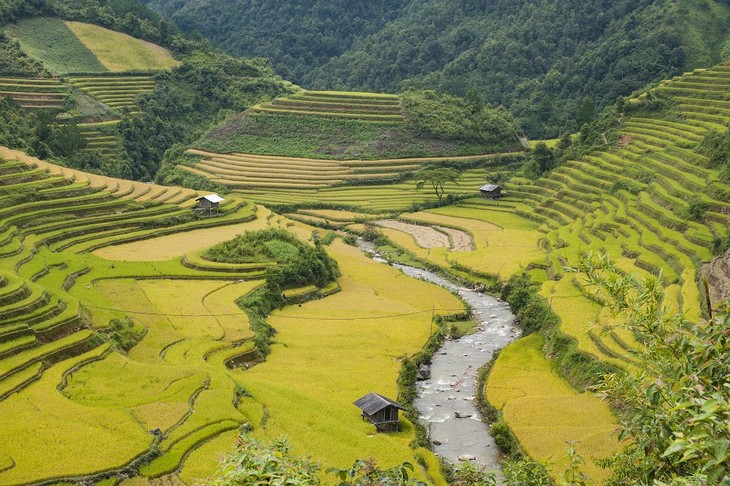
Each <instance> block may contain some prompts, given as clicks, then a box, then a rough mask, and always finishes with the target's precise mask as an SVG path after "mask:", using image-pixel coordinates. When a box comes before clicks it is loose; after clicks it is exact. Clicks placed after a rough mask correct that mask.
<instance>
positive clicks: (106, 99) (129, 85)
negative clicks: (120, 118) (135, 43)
mask: <svg viewBox="0 0 730 486" xmlns="http://www.w3.org/2000/svg"><path fill="white" fill-rule="evenodd" d="M67 81H68V83H69V84H70V85H71V86H72V87H74V88H75V89H78V90H79V91H81V92H83V93H86V94H88V95H90V96H93V97H94V98H96V99H97V100H99V101H100V102H102V103H104V104H105V105H107V106H108V107H109V108H112V109H113V110H116V111H123V110H127V111H129V112H131V113H136V112H137V111H136V98H137V96H139V95H141V94H145V93H149V92H151V91H153V90H154V89H155V81H154V79H152V76H140V75H133V76H132V75H130V76H127V75H106V76H80V77H76V76H70V77H68V78H67Z"/></svg>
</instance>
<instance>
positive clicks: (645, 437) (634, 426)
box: [580, 255, 730, 485]
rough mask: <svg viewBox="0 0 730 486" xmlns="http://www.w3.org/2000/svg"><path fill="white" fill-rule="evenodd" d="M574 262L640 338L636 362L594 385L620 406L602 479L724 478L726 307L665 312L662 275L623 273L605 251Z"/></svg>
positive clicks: (729, 396) (729, 403)
mask: <svg viewBox="0 0 730 486" xmlns="http://www.w3.org/2000/svg"><path fill="white" fill-rule="evenodd" d="M580 269H581V270H582V271H583V272H584V273H585V275H586V277H587V281H588V284H589V285H590V286H592V287H593V288H595V289H597V297H598V298H600V299H602V300H604V301H605V302H607V304H608V305H609V306H610V308H611V309H612V310H613V311H614V313H615V314H616V315H618V316H620V317H621V321H622V322H623V324H621V326H622V327H625V328H627V329H628V330H629V331H631V332H632V333H633V334H635V335H636V336H637V337H638V339H639V343H640V347H639V348H638V349H637V350H636V351H634V352H633V359H634V361H636V362H637V366H636V367H635V369H634V370H632V371H631V372H622V373H610V374H607V375H605V376H604V378H603V379H602V382H601V383H600V385H599V386H598V387H597V389H598V392H599V393H600V394H601V395H603V396H604V397H605V398H606V399H608V400H610V401H611V402H614V403H616V404H618V405H619V406H620V408H621V410H622V411H623V413H622V415H621V417H620V424H621V429H620V434H619V440H622V441H625V442H624V444H625V445H624V447H623V449H622V450H621V451H620V452H618V453H617V454H616V455H614V456H613V457H612V458H611V459H610V460H608V461H607V462H606V464H607V465H609V466H610V467H612V468H613V469H614V477H613V478H612V479H611V480H610V481H609V483H608V484H610V485H623V484H649V485H650V484H658V485H661V484H667V483H671V484H722V485H727V484H730V379H729V378H728V377H730V352H728V349H730V315H728V314H727V310H728V309H727V308H726V309H725V310H724V311H723V313H722V314H723V315H715V316H714V317H710V318H709V319H708V320H707V322H703V323H693V322H688V321H687V320H685V319H684V316H683V315H681V314H670V313H668V312H667V310H666V308H665V307H664V305H663V300H664V294H663V287H662V285H661V277H647V278H645V279H642V280H639V279H637V278H635V277H633V276H629V275H625V274H624V273H622V272H621V271H620V270H619V269H618V268H617V267H616V266H615V265H614V264H613V263H612V262H611V261H610V259H608V258H607V257H605V256H599V257H596V256H592V255H589V256H586V257H585V258H584V259H583V260H582V262H581V264H580ZM626 439H628V440H626Z"/></svg>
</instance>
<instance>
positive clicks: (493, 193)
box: [479, 184, 502, 199]
mask: <svg viewBox="0 0 730 486" xmlns="http://www.w3.org/2000/svg"><path fill="white" fill-rule="evenodd" d="M479 194H480V195H481V196H482V197H484V198H486V199H499V198H500V197H502V188H501V187H500V186H498V185H497V184H484V185H483V186H482V187H480V188H479Z"/></svg>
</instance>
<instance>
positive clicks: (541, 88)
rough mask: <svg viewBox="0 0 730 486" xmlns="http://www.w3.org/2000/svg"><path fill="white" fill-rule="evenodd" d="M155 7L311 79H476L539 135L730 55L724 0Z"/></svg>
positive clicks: (388, 82)
mask: <svg viewBox="0 0 730 486" xmlns="http://www.w3.org/2000/svg"><path fill="white" fill-rule="evenodd" d="M310 3H311V2H310ZM149 4H150V5H151V6H154V7H157V8H160V9H161V11H163V12H165V13H167V14H170V15H171V16H172V18H173V19H174V20H175V21H176V22H178V23H179V24H180V25H181V26H182V28H183V29H186V30H189V31H193V30H195V31H198V32H200V33H202V34H203V35H207V36H209V37H210V38H212V39H213V40H214V41H215V42H217V43H219V45H221V46H223V47H224V48H226V49H228V50H230V51H231V52H235V53H238V54H244V55H259V56H260V55H263V56H266V57H269V58H271V59H272V62H273V64H274V67H275V69H276V70H277V71H278V72H279V73H281V74H284V75H285V77H287V78H289V79H291V80H292V81H294V82H296V83H299V84H302V85H303V86H306V87H307V88H312V89H361V90H369V91H388V92H395V91H400V90H403V89H404V88H405V87H409V86H415V87H419V88H430V87H438V88H440V89H443V90H446V91H449V92H452V93H454V94H459V95H463V94H464V93H465V91H466V90H467V88H468V87H470V86H475V87H477V88H478V89H479V90H480V91H481V93H482V95H483V96H485V98H486V99H487V100H488V101H490V102H492V103H495V104H504V105H505V106H507V108H509V109H510V110H511V111H512V112H514V113H515V114H516V115H517V116H518V118H519V119H520V121H521V122H522V124H523V127H524V128H525V131H526V132H527V133H528V135H531V136H533V137H537V136H544V135H557V133H558V132H559V131H561V130H564V129H566V128H573V129H576V128H579V127H580V125H581V124H582V123H583V122H584V121H589V120H590V118H591V116H592V114H593V113H595V108H601V107H603V106H605V105H607V104H609V103H611V102H613V101H614V100H615V99H616V97H617V96H619V95H628V94H629V93H631V92H632V91H634V90H636V89H639V88H641V87H643V86H644V85H646V84H647V83H650V82H653V81H658V80H659V79H662V78H666V77H670V76H672V75H676V74H679V73H681V72H682V71H684V70H689V69H692V68H696V67H703V66H705V67H706V66H709V65H712V64H715V63H717V62H720V61H721V60H723V59H726V58H727V56H728V54H730V49H728V46H727V45H726V39H727V34H728V25H730V21H729V19H730V16H729V15H730V8H728V3H727V2H726V1H724V0H723V1H695V0H672V1H668V2H664V1H661V2H660V1H652V0H642V1H639V2H634V1H628V0H621V1H617V2H601V1H598V0H594V1H590V2H580V1H577V0H571V1H568V2H549V1H547V0H521V1H518V2H513V1H506V0H497V1H494V2H489V3H482V2H475V1H471V0H460V1H455V2H444V1H443V0H419V1H414V2H409V3H407V4H406V5H405V7H403V8H402V9H398V8H396V7H395V6H393V5H388V4H378V5H379V7H378V8H377V9H376V10H375V11H374V12H372V13H370V12H369V13H368V15H369V16H371V17H372V18H373V20H365V18H364V17H363V16H362V13H361V10H360V9H359V8H358V7H357V6H355V7H352V8H350V5H348V6H347V7H340V8H337V7H335V6H330V7H328V8H327V9H323V8H318V4H317V3H316V2H315V3H311V5H309V6H310V7H311V8H310V9H309V10H307V12H306V14H302V12H300V9H297V8H292V7H290V6H289V2H283V1H280V0H279V1H276V2H267V3H266V7H265V8H262V7H255V5H254V2H250V1H243V0H240V1H238V2H234V5H231V2H226V3H221V2H212V1H210V0H191V1H185V0H177V1H164V0H151V1H150V2H149ZM371 17H368V18H371ZM380 26H382V27H380ZM272 39H276V40H272ZM333 39H334V40H336V41H337V48H335V49H330V48H329V46H330V43H331V42H332V40H333Z"/></svg>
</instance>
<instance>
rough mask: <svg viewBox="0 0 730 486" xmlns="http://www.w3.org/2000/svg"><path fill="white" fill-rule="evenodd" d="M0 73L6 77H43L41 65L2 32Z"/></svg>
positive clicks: (0, 34)
mask: <svg viewBox="0 0 730 486" xmlns="http://www.w3.org/2000/svg"><path fill="white" fill-rule="evenodd" d="M0 73H1V74H3V75H4V76H43V75H45V74H47V71H46V70H45V68H44V67H43V65H42V64H41V63H39V62H38V61H37V60H35V59H33V58H32V57H30V56H28V55H27V54H26V53H24V52H23V51H22V50H21V49H20V44H19V43H18V42H17V41H15V40H11V39H10V38H8V36H6V35H5V33H3V32H0Z"/></svg>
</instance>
